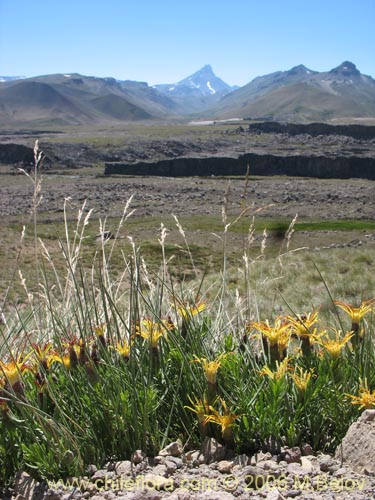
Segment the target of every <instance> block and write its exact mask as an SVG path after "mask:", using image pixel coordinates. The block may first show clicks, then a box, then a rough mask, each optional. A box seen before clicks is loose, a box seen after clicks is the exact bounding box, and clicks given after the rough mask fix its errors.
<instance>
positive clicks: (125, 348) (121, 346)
mask: <svg viewBox="0 0 375 500" xmlns="http://www.w3.org/2000/svg"><path fill="white" fill-rule="evenodd" d="M115 349H116V351H117V352H118V353H119V354H120V356H122V357H123V358H124V359H129V356H130V345H129V344H128V343H127V342H126V340H124V341H123V342H122V343H121V342H117V344H116V347H115Z"/></svg>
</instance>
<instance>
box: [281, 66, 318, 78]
mask: <svg viewBox="0 0 375 500" xmlns="http://www.w3.org/2000/svg"><path fill="white" fill-rule="evenodd" d="M313 73H316V71H313V70H311V69H309V68H306V66H304V65H303V64H299V65H298V66H294V67H293V68H291V69H290V70H289V71H288V74H289V75H310V74H313Z"/></svg>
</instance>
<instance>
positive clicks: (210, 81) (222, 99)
mask: <svg viewBox="0 0 375 500" xmlns="http://www.w3.org/2000/svg"><path fill="white" fill-rule="evenodd" d="M184 117H189V118H191V117H197V118H205V119H211V120H216V119H229V118H234V117H236V118H243V119H250V120H258V121H259V120H274V121H283V122H296V123H309V122H335V121H337V120H339V121H340V122H343V123H351V122H353V121H356V120H362V121H363V120H365V121H366V120H369V121H371V120H375V80H374V79H373V78H372V77H371V76H367V75H363V74H362V73H361V72H360V71H359V70H358V69H357V67H356V66H355V64H354V63H352V62H350V61H344V62H343V63H341V64H340V65H339V66H337V67H335V68H333V69H331V70H329V71H326V72H318V71H314V70H312V69H309V68H307V67H306V66H304V65H303V64H299V65H297V66H294V67H293V68H291V69H289V70H287V71H276V72H274V73H270V74H268V75H263V76H258V77H256V78H254V79H253V80H252V81H251V82H250V83H248V84H246V85H244V86H243V87H241V88H238V87H233V86H230V85H228V84H227V83H225V82H224V81H223V80H222V79H221V78H219V77H218V76H216V75H215V73H214V71H213V69H212V67H211V66H210V65H209V64H206V65H205V66H203V67H202V68H201V69H200V70H198V71H197V72H195V73H193V74H192V75H190V76H188V77H186V78H184V79H182V80H180V81H179V82H177V83H174V84H160V85H155V86H153V87H151V86H149V85H148V84H147V83H146V82H137V81H130V80H125V81H119V80H116V79H114V78H111V77H107V78H98V77H93V76H84V75H80V74H78V73H71V74H55V75H42V76H37V77H33V78H23V77H12V76H7V77H0V126H6V127H7V126H14V127H17V126H19V127H23V126H24V125H25V124H27V125H28V126H33V127H34V126H38V127H41V126H42V127H44V126H49V127H50V126H54V125H58V126H62V125H80V124H82V125H84V124H99V123H103V124H108V123H116V122H123V121H125V122H126V121H135V120H155V119H157V120H160V119H162V120H171V119H173V120H175V119H181V118H184Z"/></svg>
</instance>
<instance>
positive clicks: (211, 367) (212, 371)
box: [193, 353, 226, 385]
mask: <svg viewBox="0 0 375 500" xmlns="http://www.w3.org/2000/svg"><path fill="white" fill-rule="evenodd" d="M225 354H226V353H222V354H220V356H219V357H218V358H217V359H215V360H214V361H209V360H208V359H206V358H198V356H194V357H195V360H194V361H193V362H195V363H200V364H201V365H202V368H203V371H204V374H205V376H206V379H207V382H208V383H209V384H212V385H214V384H216V378H217V372H218V371H219V368H220V366H221V360H222V359H223V357H224V356H225Z"/></svg>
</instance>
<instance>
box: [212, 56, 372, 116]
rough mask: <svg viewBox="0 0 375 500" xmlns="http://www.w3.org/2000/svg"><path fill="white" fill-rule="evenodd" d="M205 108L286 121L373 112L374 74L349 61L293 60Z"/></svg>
mask: <svg viewBox="0 0 375 500" xmlns="http://www.w3.org/2000/svg"><path fill="white" fill-rule="evenodd" d="M210 112H211V113H212V115H213V116H215V117H216V118H229V117H233V116H238V117H241V118H249V119H254V120H262V119H268V120H279V121H287V122H311V121H329V120H335V119H344V120H346V121H350V120H352V119H354V118H375V80H374V79H373V78H372V77H371V76H367V75H363V74H361V72H360V71H359V70H358V69H357V68H356V66H355V65H354V64H353V63H351V62H349V61H344V62H343V63H342V64H340V65H339V66H337V67H336V68H333V69H332V70H330V71H327V72H322V73H319V72H317V71H313V70H310V69H308V68H306V67H305V66H303V65H299V66H296V67H294V68H292V69H290V70H289V71H278V72H276V73H271V74H269V75H265V76H261V77H257V78H255V79H254V80H252V81H251V82H250V83H248V84H247V85H245V86H244V87H241V88H240V89H239V90H236V91H234V92H232V93H231V94H229V95H228V96H226V97H225V98H224V99H222V100H221V101H220V102H219V103H218V104H217V105H216V106H215V107H213V108H212V109H211V110H210Z"/></svg>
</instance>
